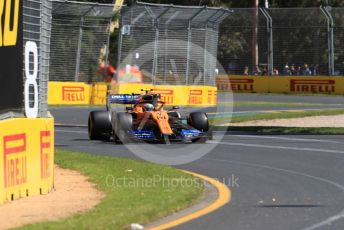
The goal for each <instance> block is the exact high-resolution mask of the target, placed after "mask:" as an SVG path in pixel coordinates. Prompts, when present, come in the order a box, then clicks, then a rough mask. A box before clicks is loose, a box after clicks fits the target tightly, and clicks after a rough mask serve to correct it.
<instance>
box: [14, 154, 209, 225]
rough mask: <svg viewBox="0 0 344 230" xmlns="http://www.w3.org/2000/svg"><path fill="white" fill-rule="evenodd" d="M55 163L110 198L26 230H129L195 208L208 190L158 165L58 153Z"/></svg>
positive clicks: (187, 176)
mask: <svg viewBox="0 0 344 230" xmlns="http://www.w3.org/2000/svg"><path fill="white" fill-rule="evenodd" d="M55 162H56V164H58V165H59V166H60V167H62V168H68V169H73V170H77V171H79V172H81V173H83V174H84V175H86V176H88V177H89V180H90V181H91V182H93V183H95V184H96V186H97V188H98V189H100V190H102V191H103V192H104V193H105V195H106V197H105V198H104V199H103V200H102V202H101V203H100V204H98V205H97V206H96V207H95V208H94V209H92V210H90V211H88V212H85V213H80V214H76V215H74V216H72V217H70V218H67V219H63V220H60V221H54V222H43V223H38V224H32V225H27V226H24V227H22V228H20V229H35V230H37V229H42V230H43V229H92V230H93V229H123V228H128V226H129V225H130V223H141V224H143V223H147V222H150V221H152V220H156V219H159V218H161V217H163V216H166V215H168V214H171V213H174V212H176V211H178V210H181V209H184V208H186V207H188V206H190V205H192V204H194V203H195V202H196V201H197V200H198V199H199V197H200V196H201V194H202V193H203V190H204V187H203V183H202V182H201V181H200V180H198V179H195V178H194V177H192V176H190V175H187V174H185V173H183V172H181V171H179V170H177V169H174V168H172V167H167V166H161V165H157V164H152V163H146V162H141V161H134V160H129V159H123V158H114V157H107V156H94V155H90V154H86V153H79V152H69V151H64V150H56V154H55ZM124 178H125V181H126V182H124ZM115 179H117V182H118V183H117V186H116V185H115V184H114V183H113V182H114V180H115Z"/></svg>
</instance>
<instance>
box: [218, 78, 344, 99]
mask: <svg viewBox="0 0 344 230" xmlns="http://www.w3.org/2000/svg"><path fill="white" fill-rule="evenodd" d="M228 78H229V80H230V81H228ZM216 84H217V88H218V91H220V92H221V91H222V92H225V91H233V92H234V93H236V92H237V93H290V94H337V95H344V78H343V77H324V76H309V77H308V76H307V77H304V76H295V77H289V76H285V77H284V76H281V77H273V76H272V77H259V76H220V77H218V78H217V80H216Z"/></svg>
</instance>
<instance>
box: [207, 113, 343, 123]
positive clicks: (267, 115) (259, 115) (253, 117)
mask: <svg viewBox="0 0 344 230" xmlns="http://www.w3.org/2000/svg"><path fill="white" fill-rule="evenodd" d="M339 114H344V109H320V110H317V109H316V110H301V111H273V112H266V113H257V114H248V115H243V116H237V117H233V118H232V119H231V122H232V123H238V122H245V121H253V120H272V119H284V118H285V119H288V118H300V117H311V116H330V115H339ZM209 120H210V122H211V124H212V125H220V124H225V123H228V122H229V120H230V119H229V118H228V117H214V118H210V119H209Z"/></svg>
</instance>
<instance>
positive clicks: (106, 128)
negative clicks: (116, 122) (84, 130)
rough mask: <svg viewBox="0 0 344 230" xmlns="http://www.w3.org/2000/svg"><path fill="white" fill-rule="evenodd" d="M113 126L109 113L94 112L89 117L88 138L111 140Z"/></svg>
mask: <svg viewBox="0 0 344 230" xmlns="http://www.w3.org/2000/svg"><path fill="white" fill-rule="evenodd" d="M111 131H112V126H111V121H110V116H109V113H108V112H107V111H92V112H90V115H89V117H88V136H89V138H90V140H109V139H110V136H111Z"/></svg>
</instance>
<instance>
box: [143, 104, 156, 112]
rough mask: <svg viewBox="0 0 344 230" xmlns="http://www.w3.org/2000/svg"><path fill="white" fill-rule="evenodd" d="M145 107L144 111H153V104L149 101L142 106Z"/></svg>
mask: <svg viewBox="0 0 344 230" xmlns="http://www.w3.org/2000/svg"><path fill="white" fill-rule="evenodd" d="M143 107H144V108H145V110H146V111H153V110H154V106H153V105H152V104H150V103H146V104H144V106H143Z"/></svg>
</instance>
